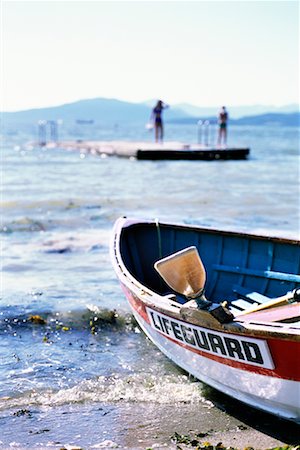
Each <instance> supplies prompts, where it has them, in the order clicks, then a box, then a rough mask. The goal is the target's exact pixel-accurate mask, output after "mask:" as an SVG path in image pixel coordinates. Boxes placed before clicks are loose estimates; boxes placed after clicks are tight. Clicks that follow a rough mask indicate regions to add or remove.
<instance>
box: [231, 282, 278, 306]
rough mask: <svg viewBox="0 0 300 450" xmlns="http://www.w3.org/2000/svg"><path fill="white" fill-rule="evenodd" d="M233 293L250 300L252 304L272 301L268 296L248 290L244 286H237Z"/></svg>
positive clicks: (234, 287)
mask: <svg viewBox="0 0 300 450" xmlns="http://www.w3.org/2000/svg"><path fill="white" fill-rule="evenodd" d="M232 290H233V292H234V293H235V294H237V295H238V296H239V297H241V298H243V299H245V300H250V301H252V303H259V304H260V303H264V302H266V301H267V300H270V297H267V296H266V295H263V294H260V293H259V292H255V291H252V290H251V289H249V288H246V287H244V286H239V285H237V284H235V285H234V286H233V288H232Z"/></svg>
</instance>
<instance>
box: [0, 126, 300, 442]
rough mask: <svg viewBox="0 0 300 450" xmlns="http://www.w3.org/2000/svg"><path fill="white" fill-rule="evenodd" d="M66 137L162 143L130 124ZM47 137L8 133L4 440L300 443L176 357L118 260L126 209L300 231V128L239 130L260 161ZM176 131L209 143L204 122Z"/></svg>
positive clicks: (1, 380)
mask: <svg viewBox="0 0 300 450" xmlns="http://www.w3.org/2000/svg"><path fill="white" fill-rule="evenodd" d="M72 133H73V134H72ZM91 134H92V135H91ZM74 136H75V137H74ZM65 137H66V138H73V139H78V138H81V139H85V138H86V139H89V140H92V139H95V140H97V139H98V140H110V139H111V140H116V139H122V140H141V139H144V140H146V139H147V140H151V139H152V136H151V135H150V134H146V133H145V130H143V129H138V130H137V129H135V128H134V127H131V128H126V127H125V126H123V127H122V128H121V127H118V128H116V127H114V128H107V129H101V130H97V129H96V128H94V129H92V130H90V131H89V133H88V132H86V131H82V130H81V131H80V130H79V129H76V130H71V131H69V134H67V132H65ZM33 140H35V137H34V136H32V134H31V133H28V132H22V133H21V132H18V133H15V134H11V135H10V136H4V137H3V148H2V156H1V163H2V164H1V165H2V171H1V180H2V183H1V186H2V196H1V209H2V213H1V244H2V275H1V299H0V335H1V337H0V349H1V365H0V448H3V449H6V448H12V447H19V448H62V447H63V446H66V448H68V445H69V446H71V447H72V446H73V447H74V446H75V445H77V446H82V447H84V448H111V447H113V446H117V445H118V447H119V448H130V449H134V448H137V449H143V448H146V447H147V446H149V445H150V444H152V443H153V444H155V445H156V446H157V448H158V446H159V445H161V446H162V447H161V448H171V446H172V445H173V444H172V441H171V438H170V437H171V436H172V434H173V433H174V432H175V431H176V432H180V433H184V434H188V433H193V432H195V433H196V431H198V432H200V431H202V432H203V431H205V432H206V433H208V437H206V438H205V439H206V440H210V439H211V440H212V441H213V440H214V439H218V440H217V442H220V441H223V442H228V445H230V444H231V445H234V444H235V443H236V445H241V446H246V445H252V446H254V447H255V442H254V444H253V440H255V439H257V441H258V443H257V445H258V446H259V447H257V448H262V447H261V446H262V445H263V444H264V443H265V445H266V446H267V445H270V444H272V443H273V441H274V445H275V444H276V443H277V439H279V440H280V442H281V441H283V442H289V441H290V442H292V443H295V442H296V441H297V439H298V438H299V442H300V433H299V434H297V433H298V431H297V429H296V428H295V427H293V426H292V425H290V424H288V425H287V424H286V423H285V422H284V421H283V422H282V421H278V420H277V419H276V420H275V419H274V418H272V417H270V416H269V415H264V414H263V413H257V412H256V411H252V410H250V411H249V409H248V408H246V407H243V406H242V405H240V404H235V403H234V401H231V400H228V399H227V398H225V397H223V396H222V395H221V394H218V393H217V392H216V391H214V390H212V389H209V388H207V387H206V386H203V385H202V384H201V383H200V382H198V381H197V380H194V379H191V378H190V377H189V376H188V374H186V373H184V372H182V371H181V370H180V369H178V368H177V367H176V366H174V365H173V364H172V363H171V362H170V361H168V360H167V359H166V358H165V357H164V356H163V355H162V354H161V353H160V352H159V351H158V350H157V349H156V348H155V347H154V346H153V345H152V344H151V343H150V342H149V341H148V340H147V339H146V338H145V336H144V335H143V333H141V332H140V330H139V328H138V327H137V325H136V323H135V322H134V320H133V318H132V315H131V313H130V310H129V307H128V305H127V303H126V300H125V298H124V295H123V293H122V291H121V289H120V287H119V284H118V281H117V279H116V276H115V274H114V272H113V269H112V266H111V263H110V258H109V242H110V237H111V230H112V226H113V224H114V222H115V220H116V219H117V218H118V217H119V216H124V215H125V216H128V217H140V218H158V219H160V220H162V221H164V220H165V221H174V222H178V223H190V224H199V225H205V226H210V227H219V228H225V229H233V230H246V231H249V232H258V233H263V234H272V235H276V236H287V237H297V238H299V210H300V208H299V129H298V128H294V127H286V128H278V127H275V126H271V125H270V126H269V127H250V126H249V127H232V128H231V129H230V137H229V144H232V145H234V146H239V145H242V146H249V147H250V149H251V152H250V157H249V159H248V160H246V161H208V162H205V161H156V162H154V161H137V160H135V159H132V158H131V159H127V158H117V157H101V156H99V155H98V156H96V155H91V154H88V153H87V152H86V151H85V150H84V146H83V148H82V150H81V151H67V150H65V149H63V148H45V147H43V148H40V147H36V146H34V145H32V143H31V142H32V141H33ZM166 140H180V141H183V142H185V143H191V142H196V133H195V127H192V126H177V127H175V126H173V125H172V126H171V125H167V128H166ZM174 411H176V414H174ZM257 417H260V418H261V421H260V426H259V427H258V428H257V427H256V428H255V423H256V422H255V421H257ZM245 424H246V425H245ZM243 427H244V428H243ZM289 427H292V428H289ZM249 430H250V431H251V433H252V434H251V433H250V431H249ZM248 432H249V433H248ZM247 433H248V434H247ZM71 447H69V448H71ZM73 447H72V448H73ZM159 448H160V447H159Z"/></svg>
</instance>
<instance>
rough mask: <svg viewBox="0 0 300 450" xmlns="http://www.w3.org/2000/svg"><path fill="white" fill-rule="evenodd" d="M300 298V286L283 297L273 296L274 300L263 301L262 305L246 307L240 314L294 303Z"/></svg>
mask: <svg viewBox="0 0 300 450" xmlns="http://www.w3.org/2000/svg"><path fill="white" fill-rule="evenodd" d="M299 300H300V288H298V289H294V290H293V291H291V292H287V293H286V294H285V295H282V296H281V297H277V298H273V299H272V300H270V301H268V302H265V303H262V304H261V305H256V306H253V307H252V308H249V309H246V310H245V311H243V312H241V313H240V314H239V315H238V316H243V315H245V314H250V313H253V312H256V311H261V310H263V309H267V308H275V307H276V306H283V305H286V304H287V303H292V302H294V301H296V302H298V301H299Z"/></svg>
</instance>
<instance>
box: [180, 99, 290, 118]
mask: <svg viewBox="0 0 300 450" xmlns="http://www.w3.org/2000/svg"><path fill="white" fill-rule="evenodd" d="M174 107H175V108H176V109H179V110H181V111H184V112H185V113H186V114H188V115H189V116H195V117H204V116H216V115H217V113H218V111H219V109H220V106H216V107H199V106H194V105H190V104H188V103H179V104H176V105H174ZM226 108H227V110H228V112H229V115H230V117H231V118H232V119H237V118H240V117H243V116H256V115H260V114H265V113H293V112H298V111H299V105H297V104H296V103H294V104H291V105H285V106H270V105H250V106H249V105H248V106H230V105H227V106H226Z"/></svg>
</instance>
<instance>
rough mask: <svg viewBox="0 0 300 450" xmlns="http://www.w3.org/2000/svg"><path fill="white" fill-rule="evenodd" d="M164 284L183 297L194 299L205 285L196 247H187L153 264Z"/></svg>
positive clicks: (203, 272)
mask: <svg viewBox="0 0 300 450" xmlns="http://www.w3.org/2000/svg"><path fill="white" fill-rule="evenodd" d="M154 267H155V269H156V270H157V272H158V273H159V274H160V276H161V277H162V278H163V279H164V280H165V282H166V283H167V284H168V285H169V286H170V287H171V288H172V289H173V290H174V291H176V292H178V293H180V294H183V295H184V296H185V297H189V298H195V297H197V296H198V295H200V294H201V292H202V290H203V288H204V285H205V279H206V274H205V269H204V266H203V264H202V261H201V259H200V256H199V253H198V250H197V248H196V247H194V246H192V247H188V248H185V249H183V250H181V251H179V252H176V253H174V254H172V255H170V256H167V257H166V258H163V259H160V260H159V261H157V262H156V263H155V264H154Z"/></svg>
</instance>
